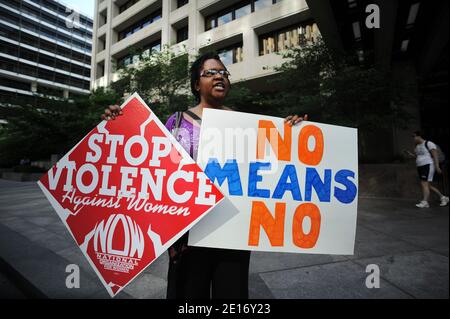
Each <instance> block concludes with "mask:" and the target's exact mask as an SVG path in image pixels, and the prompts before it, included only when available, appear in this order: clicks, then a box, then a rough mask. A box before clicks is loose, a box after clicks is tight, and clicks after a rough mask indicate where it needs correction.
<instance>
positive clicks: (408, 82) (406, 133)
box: [392, 62, 421, 156]
mask: <svg viewBox="0 0 450 319" xmlns="http://www.w3.org/2000/svg"><path fill="white" fill-rule="evenodd" d="M392 82H393V83H397V87H398V92H396V93H397V94H399V95H400V97H401V101H400V103H401V107H402V108H403V109H404V111H406V112H407V113H408V114H409V116H411V119H410V120H409V121H408V123H407V125H406V127H404V128H402V127H400V126H399V125H398V124H397V125H395V124H394V128H393V144H394V145H393V148H394V150H393V151H394V155H396V156H401V154H402V151H403V150H404V149H408V150H411V149H412V148H413V147H414V145H413V139H412V132H414V131H416V130H419V129H421V127H420V106H419V96H418V95H419V91H418V83H417V73H416V69H415V66H414V65H413V63H412V62H404V63H396V64H394V65H393V66H392Z"/></svg>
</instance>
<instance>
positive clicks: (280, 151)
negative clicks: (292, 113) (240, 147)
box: [256, 120, 292, 161]
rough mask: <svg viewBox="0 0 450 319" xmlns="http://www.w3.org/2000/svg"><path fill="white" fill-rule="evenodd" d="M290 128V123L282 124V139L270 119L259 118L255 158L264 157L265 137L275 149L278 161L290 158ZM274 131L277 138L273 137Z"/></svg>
mask: <svg viewBox="0 0 450 319" xmlns="http://www.w3.org/2000/svg"><path fill="white" fill-rule="evenodd" d="M291 132H292V128H291V126H290V125H288V124H285V125H284V139H282V138H281V135H280V132H278V130H277V128H276V127H275V125H274V124H273V123H272V121H266V120H260V121H259V122H258V140H257V150H256V158H257V159H264V155H265V150H266V147H265V146H266V139H268V140H269V143H270V146H271V147H272V149H273V150H274V151H275V154H276V156H277V159H278V160H280V161H290V160H291V142H292V134H291ZM275 133H276V134H277V138H275Z"/></svg>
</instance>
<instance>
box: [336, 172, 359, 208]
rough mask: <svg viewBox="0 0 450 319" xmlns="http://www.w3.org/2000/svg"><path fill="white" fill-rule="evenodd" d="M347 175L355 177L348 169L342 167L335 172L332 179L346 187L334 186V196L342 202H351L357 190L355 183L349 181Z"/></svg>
mask: <svg viewBox="0 0 450 319" xmlns="http://www.w3.org/2000/svg"><path fill="white" fill-rule="evenodd" d="M348 177H352V178H355V173H354V172H352V171H350V170H348V169H343V170H340V171H339V172H337V173H336V175H335V176H334V180H335V181H336V183H339V184H342V185H344V186H345V187H346V189H341V188H338V187H335V188H334V197H336V198H337V200H338V201H340V202H341V203H344V204H349V203H351V202H353V200H354V199H355V197H356V191H357V189H356V185H355V183H353V182H352V181H350V180H349V179H348Z"/></svg>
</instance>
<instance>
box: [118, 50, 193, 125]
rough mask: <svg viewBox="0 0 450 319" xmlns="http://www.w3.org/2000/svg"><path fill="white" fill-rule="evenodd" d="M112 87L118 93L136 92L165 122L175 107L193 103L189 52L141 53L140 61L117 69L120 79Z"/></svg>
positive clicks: (185, 106)
mask: <svg viewBox="0 0 450 319" xmlns="http://www.w3.org/2000/svg"><path fill="white" fill-rule="evenodd" d="M111 88H112V89H113V90H114V91H116V92H118V93H119V94H125V95H126V94H130V93H133V92H138V93H139V95H140V96H141V97H142V98H143V99H144V100H145V101H146V103H148V104H149V105H150V107H151V108H152V110H153V111H154V112H155V113H156V114H157V115H158V117H159V118H160V119H161V120H162V121H163V122H164V121H165V120H166V119H167V118H168V117H169V116H170V115H171V114H173V113H174V112H176V111H180V110H185V109H186V108H187V107H188V105H192V104H193V101H194V100H193V97H192V96H191V95H192V94H191V91H190V82H189V58H188V54H187V53H185V54H181V55H175V53H174V52H172V51H170V50H169V49H168V48H167V47H166V48H165V49H164V50H162V51H161V52H157V51H153V52H152V53H151V54H141V55H140V61H139V63H136V64H135V65H130V66H128V67H126V68H123V69H121V70H120V80H119V81H117V82H115V83H113V84H112V85H111Z"/></svg>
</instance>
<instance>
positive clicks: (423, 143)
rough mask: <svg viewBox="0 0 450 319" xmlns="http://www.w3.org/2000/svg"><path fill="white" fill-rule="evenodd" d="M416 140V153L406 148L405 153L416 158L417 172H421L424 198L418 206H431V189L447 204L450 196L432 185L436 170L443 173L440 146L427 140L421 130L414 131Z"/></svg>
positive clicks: (442, 203) (444, 204)
mask: <svg viewBox="0 0 450 319" xmlns="http://www.w3.org/2000/svg"><path fill="white" fill-rule="evenodd" d="M414 142H415V144H416V147H415V149H414V153H412V152H410V151H406V150H405V153H406V154H408V155H409V156H411V157H415V158H416V166H417V172H418V174H419V178H420V185H421V187H422V195H423V198H422V200H421V201H420V202H419V203H418V204H416V206H417V207H419V208H428V207H430V204H429V198H430V190H432V191H433V192H435V193H436V194H437V195H438V196H439V199H440V201H441V204H440V206H447V205H448V203H449V198H448V197H447V196H444V195H443V194H442V193H441V192H440V191H439V190H438V189H437V188H436V187H434V186H433V185H431V182H433V178H434V174H435V172H436V173H438V174H442V170H441V167H440V163H439V155H438V147H437V146H436V144H434V143H433V142H431V141H427V140H425V139H424V138H423V134H422V133H421V132H420V131H416V132H414Z"/></svg>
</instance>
